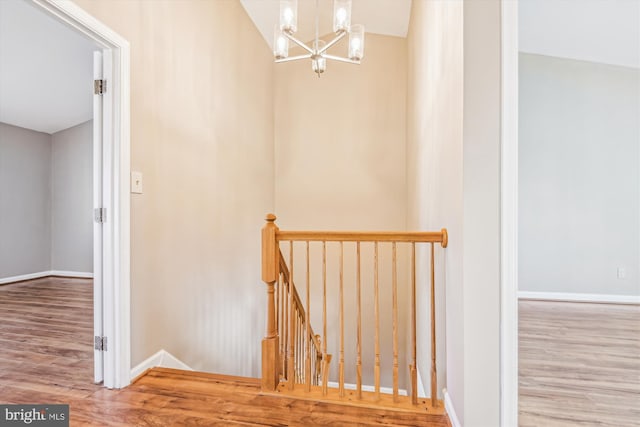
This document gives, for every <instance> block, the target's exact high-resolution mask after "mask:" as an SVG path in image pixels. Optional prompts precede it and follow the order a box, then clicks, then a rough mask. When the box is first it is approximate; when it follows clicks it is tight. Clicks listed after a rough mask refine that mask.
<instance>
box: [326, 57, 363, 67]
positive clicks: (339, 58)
mask: <svg viewBox="0 0 640 427" xmlns="http://www.w3.org/2000/svg"><path fill="white" fill-rule="evenodd" d="M322 56H324V57H325V58H327V59H333V60H334V61H340V62H346V63H348V64H357V65H360V61H358V60H355V59H349V58H343V57H341V56H335V55H327V54H324V55H322Z"/></svg>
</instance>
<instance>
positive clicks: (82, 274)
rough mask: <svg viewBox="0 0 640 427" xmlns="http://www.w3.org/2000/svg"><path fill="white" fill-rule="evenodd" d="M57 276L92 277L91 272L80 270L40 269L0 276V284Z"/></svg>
mask: <svg viewBox="0 0 640 427" xmlns="http://www.w3.org/2000/svg"><path fill="white" fill-rule="evenodd" d="M49 276H59V277H78V278H83V279H93V273H86V272H82V271H60V270H48V271H40V272H38V273H30V274H22V275H20V276H12V277H2V278H0V285H5V284H7V283H14V282H22V281H24V280H34V279H41V278H43V277H49Z"/></svg>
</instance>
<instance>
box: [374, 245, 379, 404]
mask: <svg viewBox="0 0 640 427" xmlns="http://www.w3.org/2000/svg"><path fill="white" fill-rule="evenodd" d="M374 248H375V252H374V255H373V259H374V276H373V299H374V313H375V316H374V317H375V329H376V331H375V360H374V367H373V376H374V384H375V396H376V399H380V301H379V295H378V242H375V246H374Z"/></svg>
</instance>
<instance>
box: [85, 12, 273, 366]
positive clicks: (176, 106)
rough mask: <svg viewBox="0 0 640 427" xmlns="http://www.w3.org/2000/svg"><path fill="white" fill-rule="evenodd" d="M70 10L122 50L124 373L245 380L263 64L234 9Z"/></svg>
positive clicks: (253, 287) (265, 169)
mask: <svg viewBox="0 0 640 427" xmlns="http://www.w3.org/2000/svg"><path fill="white" fill-rule="evenodd" d="M77 3H78V4H79V5H80V6H81V7H83V8H84V9H86V10H87V11H88V12H89V13H91V14H92V15H94V16H95V17H96V18H98V19H99V20H101V21H103V22H104V23H105V24H107V25H108V26H110V27H111V28H113V29H114V30H115V31H116V32H118V33H120V34H121V35H122V36H123V37H125V38H126V39H127V40H129V42H130V44H131V156H132V160H131V166H132V170H139V171H141V172H143V173H144V190H145V193H144V194H142V195H133V196H132V204H131V211H132V212H131V213H132V217H131V220H132V227H131V238H132V241H131V251H132V253H131V298H132V302H131V303H132V306H131V307H132V308H131V315H132V317H131V325H132V338H131V340H132V365H134V366H135V365H136V364H138V363H139V362H141V361H142V360H143V359H145V358H146V357H148V356H149V355H151V354H153V353H154V352H156V351H158V350H159V349H161V348H164V349H166V350H167V351H169V352H171V353H172V354H174V355H175V356H177V357H178V358H180V359H182V360H183V361H184V362H186V363H187V364H188V365H190V366H191V367H193V368H195V369H199V370H206V371H216V372H221V373H227V374H237V375H248V376H259V357H260V340H261V338H262V336H263V335H264V328H265V309H264V307H265V293H264V285H263V284H262V283H261V282H260V272H259V267H260V251H259V244H260V237H259V236H260V227H261V220H262V218H263V217H264V214H265V213H266V212H268V211H271V210H273V182H274V181H273V112H272V106H273V90H272V87H273V86H272V79H273V62H272V58H271V53H270V51H269V49H268V47H267V46H266V44H265V43H264V40H263V39H262V37H261V36H260V35H259V33H258V31H257V30H256V29H255V27H254V25H253V23H252V22H251V21H250V20H249V18H248V16H247V15H246V13H245V12H244V10H243V9H242V6H241V5H240V2H238V1H232V0H228V1H207V2H204V1H153V2H150V1H134V0H126V1H102V2H94V1H90V0H78V1H77Z"/></svg>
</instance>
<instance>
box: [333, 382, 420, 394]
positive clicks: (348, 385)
mask: <svg viewBox="0 0 640 427" xmlns="http://www.w3.org/2000/svg"><path fill="white" fill-rule="evenodd" d="M327 387H329V388H339V387H340V385H339V384H338V383H337V382H335V381H329V382H328V383H327ZM344 388H345V390H356V388H357V387H356V385H355V384H351V383H344ZM362 391H371V392H374V391H376V388H375V387H374V386H372V385H363V386H362ZM380 393H382V394H393V388H391V387H380ZM398 395H399V396H408V395H409V394H408V393H407V390H406V389H404V388H400V389H398Z"/></svg>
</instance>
